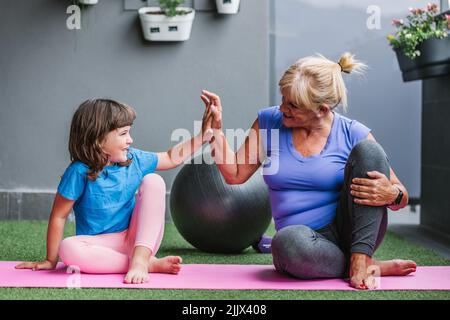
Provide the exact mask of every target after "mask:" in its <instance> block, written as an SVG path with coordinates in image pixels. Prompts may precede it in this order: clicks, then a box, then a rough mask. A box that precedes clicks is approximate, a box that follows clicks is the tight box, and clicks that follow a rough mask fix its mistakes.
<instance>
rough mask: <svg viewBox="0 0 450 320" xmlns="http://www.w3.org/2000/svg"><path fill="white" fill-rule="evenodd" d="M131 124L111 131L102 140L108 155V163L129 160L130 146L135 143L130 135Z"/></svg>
mask: <svg viewBox="0 0 450 320" xmlns="http://www.w3.org/2000/svg"><path fill="white" fill-rule="evenodd" d="M130 129H131V126H126V127H121V128H117V129H115V130H112V131H110V132H109V133H108V134H107V135H106V137H105V139H104V140H103V142H102V148H103V151H104V152H105V153H106V154H107V155H108V164H107V165H111V164H113V163H117V162H125V161H127V160H128V158H127V154H128V148H129V147H130V145H131V144H132V143H133V139H132V138H131V135H130Z"/></svg>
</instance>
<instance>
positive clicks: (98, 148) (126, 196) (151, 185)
mask: <svg viewBox="0 0 450 320" xmlns="http://www.w3.org/2000/svg"><path fill="white" fill-rule="evenodd" d="M135 118H136V114H135V111H134V110H133V109H132V108H130V107H129V106H126V105H124V104H122V103H119V102H116V101H113V100H106V99H96V100H87V101H85V102H83V103H82V104H81V105H80V106H79V108H78V110H77V111H76V112H75V114H74V116H73V119H72V124H71V128H70V138H69V151H70V156H71V161H72V163H71V164H70V165H69V167H68V168H67V169H66V171H65V173H64V175H63V176H62V178H61V182H60V184H59V186H58V190H57V193H56V196H55V200H54V204H53V209H52V212H51V215H50V221H49V224H48V231H47V257H46V259H45V260H44V261H41V262H24V263H21V264H19V265H17V266H16V268H17V269H33V270H45V269H54V268H55V267H56V265H57V262H58V254H59V256H60V258H61V260H62V261H63V262H64V264H66V265H73V266H77V267H78V268H79V269H80V271H81V272H85V273H126V276H125V279H124V282H125V283H143V282H147V281H148V272H158V273H172V274H177V273H178V272H179V271H180V267H181V258H180V257H178V256H168V257H164V258H160V259H158V258H156V257H155V255H156V252H157V251H158V248H159V245H160V243H161V239H162V237H163V231H164V214H165V196H166V189H165V184H164V181H163V179H162V178H161V177H160V176H158V175H156V174H154V172H155V171H156V170H168V169H172V168H175V167H177V166H178V165H180V164H182V163H183V162H184V161H185V160H186V159H188V158H189V157H190V156H191V155H192V154H193V153H194V152H195V151H197V150H198V149H199V148H200V147H201V146H202V144H203V143H204V142H205V141H206V140H207V139H204V138H203V137H206V135H204V134H205V133H207V134H208V130H210V128H211V112H210V109H209V108H207V109H206V110H205V113H204V115H203V123H202V132H201V134H199V135H197V136H195V137H194V138H192V139H191V140H189V141H185V142H182V143H180V144H178V145H176V146H175V147H173V148H171V149H170V150H169V151H167V152H160V153H153V152H145V151H141V150H138V149H134V148H132V147H131V144H132V143H133V139H132V138H131V135H130V129H131V126H132V124H133V121H134V119H135ZM136 191H137V194H136ZM72 208H73V210H74V212H75V220H76V236H74V237H69V238H66V239H64V240H63V241H62V242H61V240H62V237H63V232H64V224H65V222H66V219H67V216H68V215H69V213H70V212H71V210H72Z"/></svg>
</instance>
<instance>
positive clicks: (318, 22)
mask: <svg viewBox="0 0 450 320" xmlns="http://www.w3.org/2000/svg"><path fill="white" fill-rule="evenodd" d="M426 3H427V1H418V0H413V1H411V0H398V1H389V0H327V1H316V0H282V1H279V0H277V1H275V0H271V2H270V5H271V35H270V36H271V43H272V47H271V89H272V91H271V103H272V104H279V101H280V95H279V92H278V87H277V83H278V80H279V78H280V77H281V76H282V75H283V72H284V71H285V70H286V69H287V68H288V67H289V66H290V65H291V64H292V63H294V62H295V61H296V60H297V59H298V58H301V57H304V56H308V55H313V54H315V53H321V54H323V55H325V56H326V57H328V58H329V59H331V60H335V61H338V59H339V56H340V55H341V54H342V53H343V52H345V51H350V52H352V53H354V54H356V57H357V58H359V59H361V60H363V61H365V62H366V63H367V64H368V65H369V67H370V69H369V70H368V72H367V73H366V75H365V77H363V78H358V77H356V76H350V77H348V76H344V78H345V79H347V80H346V83H347V89H348V91H349V112H348V113H346V114H344V115H346V116H347V117H349V118H353V119H357V120H359V121H360V122H362V123H364V124H366V125H367V126H368V127H370V128H371V129H372V130H373V134H374V136H375V138H376V139H377V140H378V141H379V142H380V143H381V145H382V146H383V147H384V149H385V150H386V152H387V154H388V156H389V158H390V160H391V165H392V167H393V169H394V170H395V172H396V174H397V176H398V177H399V178H400V180H401V181H402V182H403V183H404V184H405V185H406V187H407V188H408V190H409V193H410V196H411V197H420V144H421V83H420V81H415V82H409V83H403V82H402V78H401V73H400V70H399V67H398V64H397V60H396V57H395V54H394V52H393V51H392V49H391V48H390V47H389V45H388V44H387V40H386V36H387V35H388V34H389V33H393V32H394V27H393V26H392V25H391V21H392V19H393V18H404V17H405V16H406V14H407V13H408V7H424V6H426ZM371 5H375V6H378V7H379V8H380V13H381V14H380V17H381V20H380V22H381V24H380V27H381V28H380V29H373V30H369V28H368V27H367V24H366V22H367V19H368V18H369V16H370V15H371V14H369V13H367V12H366V10H367V8H368V7H369V6H371ZM340 111H341V113H342V109H341V110H340Z"/></svg>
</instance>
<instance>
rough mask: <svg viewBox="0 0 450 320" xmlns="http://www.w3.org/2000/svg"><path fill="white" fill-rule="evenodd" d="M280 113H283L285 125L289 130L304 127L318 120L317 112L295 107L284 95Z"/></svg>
mask: <svg viewBox="0 0 450 320" xmlns="http://www.w3.org/2000/svg"><path fill="white" fill-rule="evenodd" d="M280 111H281V112H282V113H283V125H284V126H285V127H288V128H294V127H302V126H304V125H307V124H309V123H310V122H311V121H314V120H316V119H317V113H316V112H314V111H312V110H310V109H307V108H306V107H303V106H297V105H295V104H294V103H293V102H292V101H291V100H290V99H289V98H288V96H287V95H282V101H281V105H280Z"/></svg>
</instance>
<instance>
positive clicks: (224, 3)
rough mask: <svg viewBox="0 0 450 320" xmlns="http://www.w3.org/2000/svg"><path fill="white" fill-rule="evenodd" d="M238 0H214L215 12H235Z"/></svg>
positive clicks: (237, 7)
mask: <svg viewBox="0 0 450 320" xmlns="http://www.w3.org/2000/svg"><path fill="white" fill-rule="evenodd" d="M240 2H241V1H240V0H216V6H217V12H219V13H222V14H236V13H238V10H239V3H240Z"/></svg>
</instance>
